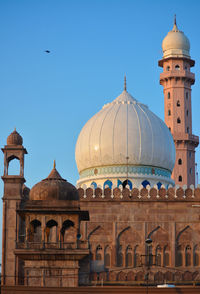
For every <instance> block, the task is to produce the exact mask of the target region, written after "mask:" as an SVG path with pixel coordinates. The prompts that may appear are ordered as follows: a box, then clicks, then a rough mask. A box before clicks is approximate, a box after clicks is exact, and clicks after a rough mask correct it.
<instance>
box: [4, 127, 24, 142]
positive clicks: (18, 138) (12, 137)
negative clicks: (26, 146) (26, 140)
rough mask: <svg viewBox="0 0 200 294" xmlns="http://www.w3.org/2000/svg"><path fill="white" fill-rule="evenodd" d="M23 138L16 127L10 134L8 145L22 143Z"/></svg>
mask: <svg viewBox="0 0 200 294" xmlns="http://www.w3.org/2000/svg"><path fill="white" fill-rule="evenodd" d="M22 144H23V139H22V137H21V136H20V134H19V133H18V132H17V131H16V129H15V130H14V131H13V132H12V133H11V134H10V135H9V136H8V138H7V145H22Z"/></svg>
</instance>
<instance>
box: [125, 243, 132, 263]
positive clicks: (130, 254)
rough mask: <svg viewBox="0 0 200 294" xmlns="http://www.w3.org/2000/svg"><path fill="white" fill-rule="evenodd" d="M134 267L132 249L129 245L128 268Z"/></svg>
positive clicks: (127, 251)
mask: <svg viewBox="0 0 200 294" xmlns="http://www.w3.org/2000/svg"><path fill="white" fill-rule="evenodd" d="M132 265H133V255H132V247H131V246H130V245H129V246H127V248H126V267H129V266H132Z"/></svg>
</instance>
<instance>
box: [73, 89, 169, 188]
mask: <svg viewBox="0 0 200 294" xmlns="http://www.w3.org/2000/svg"><path fill="white" fill-rule="evenodd" d="M75 153H76V163H77V167H78V171H79V174H80V180H79V181H78V184H79V185H80V184H82V183H86V182H87V184H88V183H89V182H91V181H93V180H95V181H97V180H100V179H101V180H102V181H103V180H104V179H117V178H119V179H120V180H123V179H126V178H127V176H128V178H131V179H133V180H134V179H135V178H137V177H139V182H140V183H141V181H142V179H147V178H148V181H149V182H150V183H151V184H155V183H156V182H157V181H158V180H159V179H161V180H162V182H163V179H165V178H167V183H168V184H169V183H170V184H173V181H172V180H171V172H172V170H173V167H174V162H175V147H174V142H173V138H172V136H171V133H170V131H169V130H168V128H167V126H166V125H165V123H164V122H163V121H162V120H161V119H160V118H159V117H157V116H156V115H155V114H154V113H153V112H151V111H150V110H149V109H148V107H147V106H146V105H144V104H142V103H139V102H138V101H137V100H135V99H134V98H133V97H132V96H131V95H130V94H129V93H128V92H127V91H126V90H124V91H123V92H122V94H121V95H120V96H118V97H117V98H116V99H115V100H114V101H113V102H111V103H108V104H106V105H104V107H103V108H102V110H100V111H99V112H98V113H97V114H96V115H94V116H93V117H92V118H91V119H90V120H89V121H88V122H87V123H86V124H85V126H84V127H83V128H82V130H81V132H80V135H79V137H78V140H77V143H76V152H75ZM155 177H156V178H155ZM151 178H152V179H153V178H155V179H154V180H155V181H153V183H152V181H151ZM102 181H101V183H103V182H102ZM164 181H165V180H164ZM97 182H98V181H97ZM139 182H138V181H137V185H138V183H139ZM165 184H166V182H165Z"/></svg>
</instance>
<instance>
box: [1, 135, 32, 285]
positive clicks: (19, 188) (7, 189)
mask: <svg viewBox="0 0 200 294" xmlns="http://www.w3.org/2000/svg"><path fill="white" fill-rule="evenodd" d="M22 143H23V140H22V137H21V136H20V135H19V134H18V133H17V131H16V130H14V132H12V133H11V134H10V135H9V136H8V138H7V145H6V146H5V147H4V148H3V149H2V151H3V153H4V175H3V177H2V180H3V181H4V195H3V198H2V199H3V227H2V272H1V273H2V275H1V283H2V285H5V286H14V285H17V284H18V278H17V275H16V273H17V271H18V269H19V267H20V260H19V259H18V258H17V257H16V256H15V254H14V251H15V249H16V242H17V240H18V237H19V231H18V228H19V222H20V219H19V216H18V215H17V210H18V209H19V205H20V203H21V200H22V198H23V185H24V182H25V179H24V155H25V154H26V153H27V151H26V149H25V148H24V147H23V146H22ZM13 159H18V160H19V165H20V171H19V174H18V175H10V174H9V163H10V162H11V161H12V160H13Z"/></svg>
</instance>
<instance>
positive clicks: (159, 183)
mask: <svg viewBox="0 0 200 294" xmlns="http://www.w3.org/2000/svg"><path fill="white" fill-rule="evenodd" d="M161 186H162V183H161V182H158V183H157V187H158V190H160V188H161Z"/></svg>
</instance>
